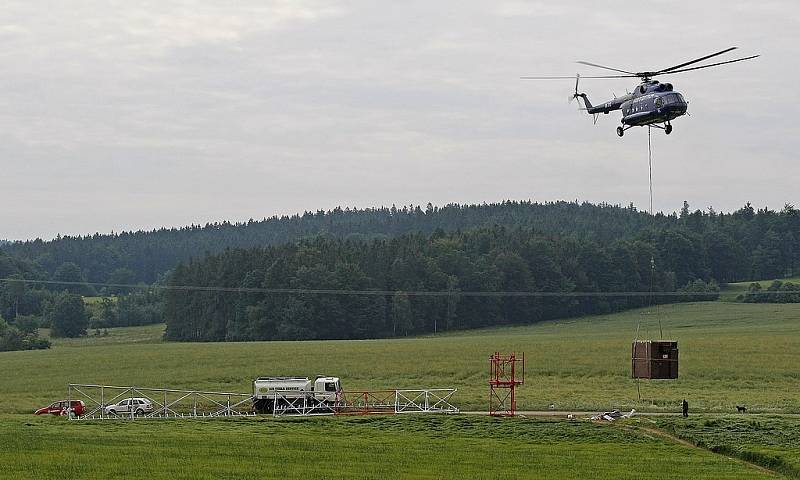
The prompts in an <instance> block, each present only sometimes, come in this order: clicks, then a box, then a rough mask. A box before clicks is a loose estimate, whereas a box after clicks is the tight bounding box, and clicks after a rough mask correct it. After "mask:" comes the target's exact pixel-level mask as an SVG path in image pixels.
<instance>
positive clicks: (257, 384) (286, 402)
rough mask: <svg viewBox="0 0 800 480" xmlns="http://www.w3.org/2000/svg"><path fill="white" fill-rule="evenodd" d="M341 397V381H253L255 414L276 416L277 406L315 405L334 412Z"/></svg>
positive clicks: (286, 379) (325, 377)
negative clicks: (273, 414)
mask: <svg viewBox="0 0 800 480" xmlns="http://www.w3.org/2000/svg"><path fill="white" fill-rule="evenodd" d="M341 393H342V384H341V382H340V381H339V377H327V376H324V375H317V376H316V378H314V380H309V378H308V377H258V378H256V379H255V380H253V411H254V412H256V413H273V412H274V411H275V406H276V403H277V405H278V407H279V409H280V408H287V407H292V406H294V407H300V406H302V405H304V404H305V405H312V404H313V405H317V406H319V407H320V408H321V409H324V408H325V407H327V406H330V407H331V410H332V408H333V406H334V405H335V404H336V402H337V401H338V400H339V399H340V398H341Z"/></svg>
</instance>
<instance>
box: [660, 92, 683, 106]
mask: <svg viewBox="0 0 800 480" xmlns="http://www.w3.org/2000/svg"><path fill="white" fill-rule="evenodd" d="M661 98H663V99H664V104H665V105H669V104H670V103H684V101H683V97H682V96H681V94H680V93H670V94H669V95H664V96H663V97H661Z"/></svg>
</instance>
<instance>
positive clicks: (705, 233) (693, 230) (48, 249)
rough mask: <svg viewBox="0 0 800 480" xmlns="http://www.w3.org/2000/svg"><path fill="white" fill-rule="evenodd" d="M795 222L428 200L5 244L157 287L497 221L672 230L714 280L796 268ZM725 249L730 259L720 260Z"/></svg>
mask: <svg viewBox="0 0 800 480" xmlns="http://www.w3.org/2000/svg"><path fill="white" fill-rule="evenodd" d="M798 223H800V215H799V214H798V210H796V209H795V208H794V207H792V206H789V205H787V206H786V207H784V208H783V209H782V210H780V211H775V210H769V209H767V208H764V209H760V210H758V211H756V210H755V209H754V208H753V207H752V206H751V205H750V204H747V205H745V206H744V207H742V208H741V209H739V210H737V211H735V212H733V213H716V212H714V211H713V210H712V209H708V210H706V211H700V210H694V211H691V210H690V209H689V206H688V205H685V204H684V207H683V209H682V210H681V212H680V214H679V215H675V214H673V215H663V214H660V213H659V214H656V215H655V216H654V217H651V216H650V215H648V214H647V213H645V212H640V211H638V210H637V209H636V208H635V207H633V206H629V207H620V206H613V205H607V204H599V205H594V204H590V203H577V202H551V203H533V202H512V201H508V202H502V203H496V204H482V205H447V206H444V207H441V208H439V207H434V206H432V205H430V204H429V205H428V206H427V207H425V208H422V207H420V206H408V207H403V208H395V207H392V208H372V209H364V210H359V209H349V208H344V209H342V208H336V209H334V210H331V211H328V212H324V211H317V212H306V213H304V214H302V215H295V216H290V217H289V216H285V217H272V218H267V219H264V220H261V221H253V220H251V221H249V222H246V223H229V222H222V223H213V224H206V225H205V226H200V225H191V226H188V227H183V228H171V229H160V230H153V231H148V232H145V231H138V232H122V233H115V234H108V235H101V234H95V235H90V236H84V237H59V238H56V239H54V240H51V241H43V240H30V241H25V242H14V243H11V244H7V245H4V246H2V247H0V249H2V250H4V251H6V252H8V253H9V254H11V255H13V256H15V257H19V258H25V259H28V260H33V261H35V262H36V263H37V264H38V265H39V266H41V267H42V269H43V270H44V271H45V272H46V273H47V274H48V275H50V276H52V275H54V274H55V273H56V271H57V270H58V269H59V267H61V266H62V265H63V264H65V263H73V264H75V265H77V266H78V267H79V268H80V271H81V274H82V275H83V277H84V278H85V279H86V280H87V281H90V282H110V283H137V282H145V283H152V282H155V281H158V280H159V279H161V278H162V277H163V275H164V273H165V272H167V271H169V270H171V269H172V268H174V267H175V266H176V265H177V264H178V263H180V262H186V261H188V260H189V259H192V258H194V259H198V258H201V257H203V256H205V255H206V254H209V253H218V252H222V251H224V250H226V249H229V248H248V247H263V246H272V245H282V244H285V243H291V242H296V241H298V240H301V239H304V238H313V237H316V236H318V235H323V236H332V237H337V238H346V239H351V240H370V239H375V238H387V237H393V236H397V235H402V234H406V233H423V234H431V233H433V232H434V231H436V230H443V231H445V232H452V231H458V230H470V229H476V228H484V227H492V226H495V225H499V226H505V227H509V228H526V229H529V230H531V231H533V232H535V233H538V234H544V235H572V236H575V237H578V238H587V239H592V240H594V241H596V242H599V243H607V242H611V241H613V240H617V239H625V238H628V239H630V238H635V237H636V236H637V235H638V234H639V233H640V232H641V231H642V229H645V228H660V229H671V230H675V231H676V232H678V233H676V235H677V236H678V237H686V241H688V242H691V243H693V244H699V243H703V244H704V245H708V246H711V245H714V247H713V248H709V249H710V250H713V252H712V253H711V257H710V258H708V259H706V260H707V261H705V262H703V263H704V268H709V269H711V270H712V272H711V275H710V276H712V277H714V278H716V279H717V280H718V281H720V282H725V281H733V280H746V279H751V278H764V277H768V276H770V275H772V276H779V275H778V274H779V273H780V270H781V269H792V268H794V266H795V265H797V262H798V260H797V258H798V253H797V252H798V250H800V247H798V242H799V241H800V240H798V237H800V226H798ZM676 240H680V239H676ZM693 246H694V247H696V246H697V245H693ZM726 255H729V256H731V257H732V258H724V256H726ZM761 260H765V262H762V261H761ZM687 262H692V259H687ZM723 270H725V271H723ZM762 270H764V271H762Z"/></svg>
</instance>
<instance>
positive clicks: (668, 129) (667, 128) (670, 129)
mask: <svg viewBox="0 0 800 480" xmlns="http://www.w3.org/2000/svg"><path fill="white" fill-rule="evenodd" d="M664 133H666V134H667V135H669V134H670V133H672V125H670V124H669V123H668V124H667V125H666V126H665V127H664Z"/></svg>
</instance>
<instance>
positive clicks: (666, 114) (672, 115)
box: [520, 47, 760, 137]
mask: <svg viewBox="0 0 800 480" xmlns="http://www.w3.org/2000/svg"><path fill="white" fill-rule="evenodd" d="M736 48H737V47H730V48H726V49H725V50H721V51H719V52H716V53H712V54H710V55H706V56H704V57H700V58H697V59H694V60H690V61H688V62H684V63H681V64H679V65H675V66H672V67H667V68H662V69H661V70H652V71H644V72H629V71H627V70H621V69H619V68H612V67H606V66H603V65H598V64H596V63H590V62H584V61H578V62H577V63H579V64H581V65H588V66H590V67H595V68H602V69H605V70H611V71H614V72H618V73H622V74H624V75H602V76H588V77H581V76H580V74H576V75H575V93H574V94H572V95H571V96H570V97H569V100H570V102H572V101H573V100H578V99H582V100H583V103H584V106H585V108H582V109H581V110H586V112H587V113H589V114H590V115H592V116H593V118H594V123H595V124H597V116H598V115H599V114H601V113H603V114H608V113H609V112H612V111H614V110H621V111H622V120H621V123H622V125H620V126H618V127H617V135H619V136H620V137H621V136H623V135H624V134H625V131H626V130H628V129H630V128H633V127H644V126H647V127H655V128H660V129H662V130H664V133H666V134H667V135H669V134H670V133H672V123H671V122H672V120H675V119H676V118H678V117H680V116H682V115H686V114H687V111H688V108H689V102H687V101H686V99H685V98H684V97H683V95H681V94H680V93H679V92H677V91H676V90H675V89H674V87H673V85H672V84H671V83H660V82H659V81H658V80H655V79H654V77H656V76H661V75H672V74H675V73H681V72H688V71H691V70H699V69H701V68H709V67H716V66H719V65H725V64H727V63H735V62H741V61H744V60H750V59H753V58H756V57H759V56H760V55H751V56H749V57H743V58H737V59H734V60H728V61H726V62H717V63H712V64H709V65H701V66H697V67H690V68H686V67H688V66H689V65H693V64H695V63H698V62H702V61H704V60H708V59H709V58H712V57H716V56H718V55H722V54H723V53H727V52H730V51H731V50H736ZM637 77H638V78H639V79H640V80H641V83H640V84H639V85H637V86H636V88H635V89H634V90H633V92H629V93H627V94H625V95H622V96H620V97H617V96H614V99H613V100H609V101H607V102H603V103H601V104H599V105H592V103H591V102H590V101H589V97H588V96H587V95H586V94H585V93H578V83H579V82H580V79H581V78H584V79H585V78H591V79H595V78H603V79H605V78H637ZM520 78H522V79H525V80H559V79H561V80H563V79H571V78H572V77H520ZM578 102H579V103H580V100H578Z"/></svg>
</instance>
